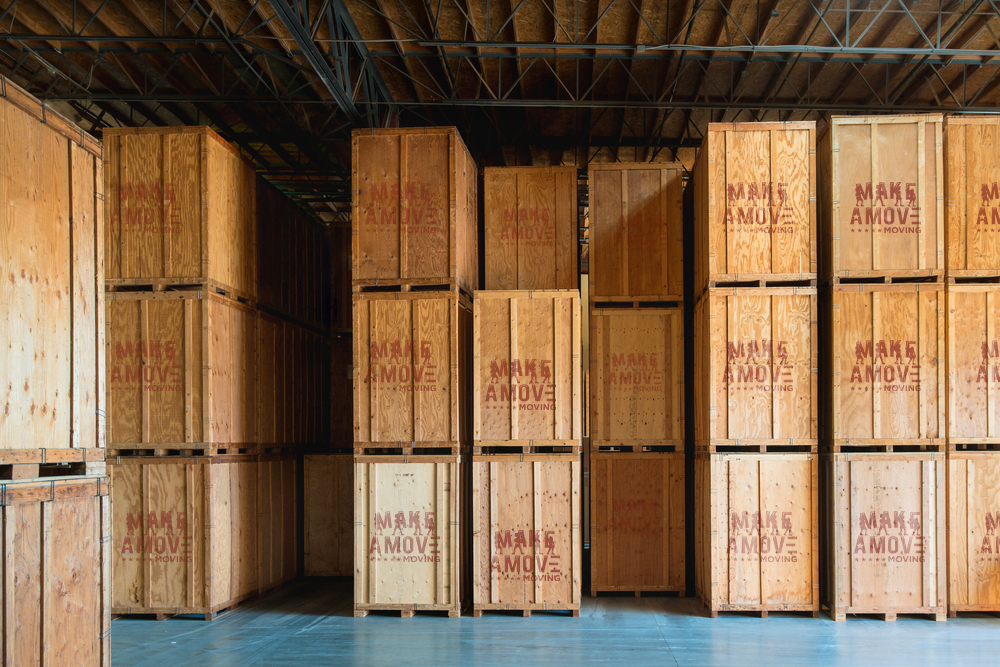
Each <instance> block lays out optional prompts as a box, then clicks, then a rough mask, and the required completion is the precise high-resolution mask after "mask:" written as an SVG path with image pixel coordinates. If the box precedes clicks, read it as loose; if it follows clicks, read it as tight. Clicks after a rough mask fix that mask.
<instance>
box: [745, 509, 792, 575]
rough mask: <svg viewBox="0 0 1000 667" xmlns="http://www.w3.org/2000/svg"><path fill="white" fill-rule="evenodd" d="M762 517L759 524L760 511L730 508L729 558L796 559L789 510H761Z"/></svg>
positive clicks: (783, 561) (766, 560)
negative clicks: (762, 511) (762, 519)
mask: <svg viewBox="0 0 1000 667" xmlns="http://www.w3.org/2000/svg"><path fill="white" fill-rule="evenodd" d="M763 518H764V524H763V525H761V513H760V512H740V511H736V512H730V515H729V559H730V560H740V561H764V562H766V563H797V562H798V558H799V552H798V548H797V547H798V535H796V534H795V532H794V529H793V527H792V513H791V512H779V511H777V510H776V511H773V512H769V511H765V512H764V517H763ZM779 522H780V523H779Z"/></svg>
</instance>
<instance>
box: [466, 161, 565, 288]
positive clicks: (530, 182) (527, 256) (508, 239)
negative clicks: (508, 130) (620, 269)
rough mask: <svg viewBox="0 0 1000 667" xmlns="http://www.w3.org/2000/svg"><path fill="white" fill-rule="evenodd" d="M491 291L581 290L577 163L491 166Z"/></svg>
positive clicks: (486, 180)
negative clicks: (578, 269)
mask: <svg viewBox="0 0 1000 667" xmlns="http://www.w3.org/2000/svg"><path fill="white" fill-rule="evenodd" d="M483 198H484V202H485V211H486V221H485V224H486V227H485V229H486V232H485V233H486V279H485V283H486V289H488V290H518V289H532V290H534V289H540V290H552V289H576V288H577V287H579V284H580V283H579V272H578V271H577V253H578V242H577V241H578V239H577V227H578V219H577V218H578V211H577V207H578V205H579V204H578V201H577V200H578V197H577V174H576V167H573V166H570V167H487V168H486V169H485V170H484V172H483Z"/></svg>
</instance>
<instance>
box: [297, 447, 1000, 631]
mask: <svg viewBox="0 0 1000 667" xmlns="http://www.w3.org/2000/svg"><path fill="white" fill-rule="evenodd" d="M684 466H685V457H684V453H683V452H677V453H646V454H643V453H632V452H629V453H605V452H593V453H592V454H591V458H590V479H589V487H590V491H591V495H590V501H589V505H590V510H591V519H590V521H591V535H590V575H591V576H590V594H591V595H597V593H598V592H601V591H629V592H632V591H634V592H636V593H637V594H638V593H640V592H646V591H659V592H664V591H665V592H676V593H677V594H679V595H684V594H685V593H686V592H687V591H686V586H685V573H686V558H685V530H686V526H685V516H686V515H687V510H686V506H685V473H684ZM305 480H306V488H305V507H306V516H305V545H306V546H305V574H306V575H353V576H354V586H355V614H356V615H359V616H363V615H366V614H367V613H368V612H370V611H374V610H392V611H398V612H401V613H402V614H403V615H410V614H412V613H414V612H416V611H432V610H438V611H446V612H448V614H449V615H451V616H457V615H458V614H459V613H460V610H461V608H462V604H463V602H465V603H466V604H468V605H469V606H470V608H471V609H472V611H473V613H474V615H477V616H478V615H480V614H481V613H482V612H484V611H490V610H516V611H523V612H524V613H525V614H526V615H527V614H530V613H531V612H532V611H537V610H568V611H570V612H572V613H573V615H577V614H578V613H579V609H580V592H581V583H582V577H581V569H582V568H581V565H582V561H583V558H582V556H583V551H582V547H583V544H582V539H581V533H580V528H581V527H580V516H581V514H580V508H581V504H580V490H581V486H580V485H581V473H580V459H579V456H578V455H577V454H565V455H560V454H522V455H482V456H480V455H473V456H467V455H463V456H441V457H423V458H421V457H418V456H411V457H409V458H408V460H404V458H403V457H401V456H399V457H376V456H363V457H354V456H353V455H351V454H343V455H336V456H330V455H320V456H307V457H306V459H305ZM998 481H1000V457H998V456H997V454H996V453H995V452H978V451H970V452H952V453H951V456H950V457H947V458H946V455H945V454H944V453H942V452H908V453H866V452H861V453H836V454H817V453H815V452H808V451H807V452H799V453H741V452H736V453H734V452H726V453H717V452H707V451H704V452H703V451H699V452H697V453H696V455H695V456H694V479H693V484H692V486H693V489H694V511H693V519H694V526H693V531H692V533H693V540H694V554H695V562H694V573H695V592H696V594H697V595H698V597H699V598H700V599H701V600H702V601H703V602H704V603H705V605H706V606H707V607H708V608H709V610H710V612H711V613H712V615H715V614H717V613H718V612H729V611H745V612H756V613H760V614H762V615H765V616H766V615H767V613H768V612H773V611H795V612H805V613H811V614H812V615H814V616H817V615H818V614H819V612H820V610H821V590H822V604H823V607H824V608H826V609H827V610H828V611H829V613H830V615H831V616H832V617H833V618H835V619H837V620H841V619H844V618H845V617H846V615H847V614H876V615H881V616H883V617H884V618H886V619H887V620H891V619H894V618H895V617H896V615H897V614H921V615H930V616H933V617H934V618H936V619H938V620H943V619H944V618H945V615H946V614H947V613H948V612H949V611H950V612H951V613H952V614H954V613H956V612H963V611H997V610H1000V587H998V586H996V585H995V582H996V581H997V580H998V575H1000V552H998V548H1000V541H998V539H1000V538H998V535H997V532H998V531H997V528H998V525H1000V522H998V521H997V519H998V518H1000V517H998V516H997V515H996V513H995V508H993V505H994V504H995V499H996V492H997V489H998ZM821 488H822V489H825V491H824V493H823V494H820V489H821ZM348 503H352V504H353V509H351V508H350V506H349V505H348ZM312 508H319V509H318V510H314V509H312ZM465 512H468V513H469V514H464V513H465ZM821 533H822V535H821ZM463 597H464V598H465V599H464V600H463Z"/></svg>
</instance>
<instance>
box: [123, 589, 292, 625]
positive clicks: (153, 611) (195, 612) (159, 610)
mask: <svg viewBox="0 0 1000 667" xmlns="http://www.w3.org/2000/svg"><path fill="white" fill-rule="evenodd" d="M274 588H277V587H274ZM274 588H271V589H269V590H274ZM262 596H263V594H262V593H251V594H249V595H244V596H243V597H239V598H236V599H235V600H230V601H229V602H223V603H222V604H218V605H215V606H214V607H112V609H111V613H112V614H113V615H114V617H115V618H125V617H135V616H152V617H154V618H155V619H156V620H158V621H162V620H165V619H168V618H173V617H174V616H202V617H204V619H205V620H206V621H214V620H215V619H217V618H218V617H219V616H221V615H222V614H225V613H227V612H230V611H233V610H234V609H236V608H237V607H239V606H241V605H244V604H246V603H248V602H253V601H255V600H259V599H260V598H261V597H262Z"/></svg>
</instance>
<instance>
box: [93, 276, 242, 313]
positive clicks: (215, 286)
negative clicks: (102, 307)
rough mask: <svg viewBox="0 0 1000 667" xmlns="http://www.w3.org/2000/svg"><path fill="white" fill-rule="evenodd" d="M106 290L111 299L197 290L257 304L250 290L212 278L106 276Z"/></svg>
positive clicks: (238, 301)
mask: <svg viewBox="0 0 1000 667" xmlns="http://www.w3.org/2000/svg"><path fill="white" fill-rule="evenodd" d="M104 291H105V292H107V297H106V298H107V299H108V300H109V301H112V300H116V299H122V298H127V297H124V296H119V295H124V294H128V293H130V292H139V293H142V292H197V291H204V292H210V293H212V294H218V295H219V296H224V297H226V298H227V299H232V300H233V301H236V302H237V303H242V304H243V305H246V306H255V305H256V298H255V297H254V295H253V294H251V293H249V292H244V291H241V290H236V289H233V288H232V287H229V286H228V285H225V284H223V283H220V282H218V281H216V280H212V279H210V278H204V277H202V278H106V279H105V280H104Z"/></svg>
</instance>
